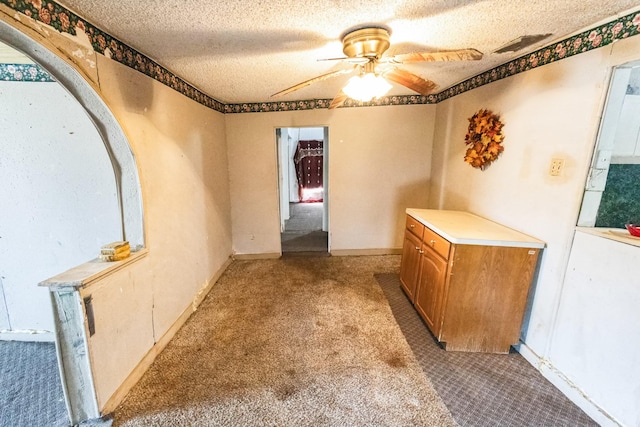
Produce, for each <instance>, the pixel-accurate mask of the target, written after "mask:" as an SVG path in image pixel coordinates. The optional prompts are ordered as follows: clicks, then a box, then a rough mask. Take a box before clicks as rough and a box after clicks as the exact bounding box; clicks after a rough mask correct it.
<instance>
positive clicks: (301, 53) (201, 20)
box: [59, 0, 639, 103]
mask: <svg viewBox="0 0 640 427" xmlns="http://www.w3.org/2000/svg"><path fill="white" fill-rule="evenodd" d="M59 3H60V4H62V5H63V6H65V7H67V8H69V9H70V10H72V11H74V12H75V13H77V14H78V15H79V16H80V17H82V18H84V19H86V20H88V21H89V22H91V23H93V24H94V25H96V26H98V27H99V28H101V29H102V30H104V31H106V32H107V33H109V34H111V35H112V36H114V37H116V38H118V39H120V40H121V41H122V42H124V43H126V44H128V45H130V46H131V47H133V48H135V49H137V50H138V51H140V52H142V53H144V54H145V55H147V56H148V57H150V58H151V59H153V60H155V61H157V62H158V63H160V64H161V65H163V66H165V67H166V68H167V69H169V70H171V71H172V72H174V73H175V74H177V75H179V76H180V77H182V78H183V79H184V80H186V81H187V82H189V83H191V84H192V85H194V86H195V87H197V88H198V89H200V90H202V91H203V92H205V93H207V94H208V95H210V96H211V97H213V98H215V99H217V100H219V101H221V102H223V103H242V102H264V101H273V100H274V99H271V98H269V96H270V95H271V94H273V93H275V92H278V91H280V90H282V89H285V88H287V87H290V86H292V85H294V84H296V83H299V82H301V81H304V80H307V79H310V78H312V77H315V76H318V75H320V74H324V73H327V72H330V71H335V70H338V69H341V68H349V67H350V66H349V64H346V63H344V62H341V61H318V59H321V58H332V57H339V56H343V54H342V43H341V41H340V40H341V35H342V34H343V33H344V32H345V31H346V30H348V29H350V28H354V27H356V26H361V25H362V24H365V23H376V24H382V25H385V26H387V27H388V28H390V29H391V48H390V49H389V51H387V53H388V54H397V53H409V52H413V51H432V50H442V49H456V48H466V47H473V48H476V49H478V50H480V51H481V52H483V53H484V58H483V59H482V60H480V61H472V62H440V63H417V64H406V65H402V68H404V69H406V70H409V71H411V72H413V73H415V74H418V75H419V76H421V77H423V78H426V79H429V80H433V81H434V82H436V83H437V85H438V88H437V89H436V92H438V91H440V90H443V89H445V88H447V87H449V86H452V85H453V84H455V83H458V82H460V81H462V80H465V79H466V78H468V77H471V76H474V75H476V74H478V73H480V72H483V71H486V70H489V69H491V68H493V67H495V66H497V65H500V64H503V63H505V62H507V61H509V60H510V59H513V58H515V57H518V56H520V55H522V54H524V53H526V52H529V51H533V50H535V49H536V48H538V47H541V46H543V45H546V44H549V43H551V42H553V41H554V40H559V39H562V38H565V37H566V36H568V35H571V34H574V33H576V32H578V31H580V30H584V29H587V28H589V27H591V26H594V25H595V24H598V23H601V22H603V21H609V20H611V18H614V17H618V16H622V15H624V14H627V13H630V12H631V11H632V10H634V9H638V8H639V5H638V2H637V0H615V1H614V0H563V1H557V0H545V1H543V0H523V1H513V0H480V1H468V0H433V1H425V0H350V1H343V0H323V1H300V0H286V1H283V0H255V1H252V2H249V1H246V0H226V1H222V2H213V1H210V2H204V1H202V0H198V1H195V0H153V1H139V0H122V1H117V2H116V1H104V0H60V1H59ZM547 33H550V34H551V35H550V36H549V37H548V38H545V39H544V40H542V41H540V42H538V43H537V44H534V45H532V46H530V47H528V48H526V49H525V50H521V51H519V52H515V53H513V52H509V53H501V54H498V53H493V52H494V51H495V50H497V49H499V48H500V47H502V46H503V45H505V44H507V43H509V42H510V41H512V40H514V39H516V38H518V37H520V36H523V35H532V34H547ZM348 78H349V77H348V76H345V75H343V76H340V77H336V78H332V79H329V80H325V81H322V82H319V83H315V84H313V85H311V86H307V87H305V88H303V89H300V90H298V91H296V92H293V93H291V94H288V95H286V96H284V97H282V98H279V99H283V100H303V99H314V98H323V99H326V98H332V97H333V96H335V95H336V93H337V92H338V91H339V90H340V88H341V87H342V86H343V85H344V84H345V82H346V80H347V79H348ZM389 94H391V95H401V94H402V95H409V94H414V92H412V91H411V90H409V89H406V88H404V87H402V86H397V85H396V86H394V89H392V91H391V92H390V93H389Z"/></svg>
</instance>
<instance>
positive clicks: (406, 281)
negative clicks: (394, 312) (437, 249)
mask: <svg viewBox="0 0 640 427" xmlns="http://www.w3.org/2000/svg"><path fill="white" fill-rule="evenodd" d="M421 245H422V241H421V240H420V239H418V237H416V236H415V235H413V234H412V233H410V232H409V231H406V232H405V235H404V244H403V245H402V261H401V264H400V282H401V283H402V287H403V288H404V291H405V292H406V293H407V295H408V296H409V299H410V300H411V302H414V301H415V293H416V285H417V283H418V274H419V273H420V253H419V251H420V246H421Z"/></svg>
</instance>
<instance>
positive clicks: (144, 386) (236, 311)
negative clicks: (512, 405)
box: [114, 256, 456, 426]
mask: <svg viewBox="0 0 640 427" xmlns="http://www.w3.org/2000/svg"><path fill="white" fill-rule="evenodd" d="M399 259H400V258H399V257H397V256H379V257H325V258H322V257H317V258H283V259H279V260H259V261H235V262H234V263H233V264H232V265H231V266H230V267H229V269H228V270H227V271H226V272H225V274H224V275H223V277H222V278H221V279H220V280H219V281H218V283H217V284H216V285H215V286H214V287H213V289H212V291H211V292H210V294H209V295H208V297H207V298H206V299H205V301H204V302H203V303H202V305H201V306H200V308H199V309H198V311H196V312H195V313H194V314H193V315H192V316H191V318H190V319H189V321H188V322H187V323H186V324H185V326H184V327H183V328H182V329H181V330H180V331H179V332H178V333H177V335H176V336H175V337H174V339H173V340H172V341H171V343H170V344H169V345H168V346H167V348H166V349H165V350H164V351H163V352H162V353H161V354H160V355H159V356H158V358H157V359H156V361H155V363H154V364H153V365H152V366H151V368H150V369H149V371H148V372H147V374H145V376H144V377H143V378H142V380H141V381H140V382H139V383H138V384H137V385H136V386H135V387H134V389H133V390H132V391H131V392H130V393H129V395H128V396H127V398H126V399H125V401H124V402H123V403H122V404H121V406H120V407H119V408H117V410H116V412H115V414H114V415H115V420H114V425H115V426H454V425H456V424H455V422H454V421H453V419H452V418H451V415H450V413H449V411H448V410H447V409H446V407H445V406H444V404H443V403H442V401H441V399H440V398H439V397H438V395H437V394H436V392H435V391H434V389H433V387H432V385H431V383H430V382H429V380H428V379H427V378H426V377H425V375H424V374H423V372H422V370H421V369H420V367H419V366H418V364H417V362H416V360H415V358H414V356H413V354H412V352H411V350H410V348H409V346H408V344H407V342H406V341H405V338H404V337H403V335H402V332H401V331H400V329H399V327H398V324H397V323H396V322H395V320H394V317H393V314H392V313H391V309H390V307H389V304H388V302H387V300H386V298H385V296H384V294H383V292H382V290H381V288H380V286H379V285H378V283H377V282H376V280H375V278H374V274H376V273H393V272H397V271H398V268H399Z"/></svg>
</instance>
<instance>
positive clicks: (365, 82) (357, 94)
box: [342, 73, 392, 102]
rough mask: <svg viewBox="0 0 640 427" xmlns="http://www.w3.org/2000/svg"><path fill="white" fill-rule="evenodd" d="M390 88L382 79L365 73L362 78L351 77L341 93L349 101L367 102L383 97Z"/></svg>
mask: <svg viewBox="0 0 640 427" xmlns="http://www.w3.org/2000/svg"><path fill="white" fill-rule="evenodd" d="M391 87H392V86H391V85H390V84H389V82H387V81H386V80H385V79H384V78H383V77H381V76H377V75H375V74H374V73H366V74H365V75H364V76H353V77H351V78H350V79H349V81H348V82H347V85H346V86H345V87H344V88H343V89H342V91H343V92H344V93H346V94H347V96H348V97H349V98H351V99H355V100H356V101H361V102H369V101H371V100H372V99H373V98H380V97H381V96H384V95H385V94H386V93H387V92H388V91H389V89H391Z"/></svg>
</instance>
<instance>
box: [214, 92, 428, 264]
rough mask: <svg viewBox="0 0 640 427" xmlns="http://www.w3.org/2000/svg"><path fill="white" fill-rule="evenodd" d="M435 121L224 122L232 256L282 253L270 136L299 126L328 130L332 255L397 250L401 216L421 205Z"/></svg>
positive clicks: (367, 115)
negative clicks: (229, 189)
mask: <svg viewBox="0 0 640 427" xmlns="http://www.w3.org/2000/svg"><path fill="white" fill-rule="evenodd" d="M434 116H435V106H434V105H415V106H393V107H371V108H345V109H338V110H332V111H329V110H318V111H292V112H277V113H259V114H231V115H227V116H226V117H225V119H226V125H227V145H228V150H229V170H230V182H231V195H232V196H231V197H232V203H231V204H232V217H233V242H234V252H235V253H237V254H279V253H280V250H281V248H280V220H279V210H278V209H279V208H278V196H277V194H278V193H277V191H278V188H277V186H278V180H277V158H276V140H275V129H276V128H278V127H304V126H327V127H328V128H329V143H328V150H329V162H328V170H329V239H330V246H331V247H330V250H331V251H332V252H333V253H338V254H339V253H341V251H352V250H356V251H364V252H366V251H371V250H376V249H382V250H386V251H388V250H389V249H397V248H400V247H401V243H402V241H401V237H402V227H403V224H404V217H403V215H404V210H405V209H406V208H407V207H426V205H427V201H428V193H429V185H430V183H429V177H430V163H431V159H430V152H431V146H432V142H433V125H434ZM342 253H344V252H342Z"/></svg>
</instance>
